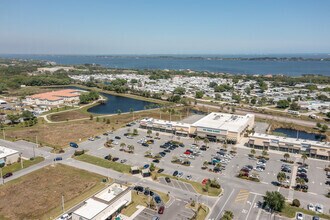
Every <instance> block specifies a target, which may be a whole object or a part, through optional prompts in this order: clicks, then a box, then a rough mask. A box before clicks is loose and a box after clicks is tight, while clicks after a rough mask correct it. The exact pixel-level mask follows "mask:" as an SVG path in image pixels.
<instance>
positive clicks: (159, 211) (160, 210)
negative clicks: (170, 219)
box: [156, 206, 165, 220]
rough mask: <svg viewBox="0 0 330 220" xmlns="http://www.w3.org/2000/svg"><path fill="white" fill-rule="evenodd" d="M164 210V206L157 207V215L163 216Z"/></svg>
mask: <svg viewBox="0 0 330 220" xmlns="http://www.w3.org/2000/svg"><path fill="white" fill-rule="evenodd" d="M164 210H165V207H164V206H161V207H159V209H158V214H163V213H164ZM156 220H159V218H158V219H156Z"/></svg>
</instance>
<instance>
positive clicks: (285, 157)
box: [283, 153, 290, 161]
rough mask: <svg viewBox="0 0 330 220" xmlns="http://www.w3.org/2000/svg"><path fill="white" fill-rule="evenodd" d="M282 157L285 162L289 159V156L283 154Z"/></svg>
mask: <svg viewBox="0 0 330 220" xmlns="http://www.w3.org/2000/svg"><path fill="white" fill-rule="evenodd" d="M283 157H284V159H285V161H288V159H289V158H290V154H288V153H285V154H284V155H283Z"/></svg>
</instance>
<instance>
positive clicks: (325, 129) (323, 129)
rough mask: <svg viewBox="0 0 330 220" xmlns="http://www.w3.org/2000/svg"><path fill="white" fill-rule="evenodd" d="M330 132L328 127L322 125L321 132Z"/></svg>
mask: <svg viewBox="0 0 330 220" xmlns="http://www.w3.org/2000/svg"><path fill="white" fill-rule="evenodd" d="M327 130H328V125H326V124H324V125H322V128H321V131H322V132H326V131H327Z"/></svg>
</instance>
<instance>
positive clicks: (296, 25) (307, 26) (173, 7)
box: [0, 0, 330, 54]
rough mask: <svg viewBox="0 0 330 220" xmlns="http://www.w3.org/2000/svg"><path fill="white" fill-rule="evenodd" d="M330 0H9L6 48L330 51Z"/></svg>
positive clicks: (2, 34) (1, 27)
mask: <svg viewBox="0 0 330 220" xmlns="http://www.w3.org/2000/svg"><path fill="white" fill-rule="evenodd" d="M329 11H330V1H329V0H316V1H311V0H269V1H268V0H237V1H235V0H230V1H228V0H131V1H128V0H94V1H91V0H89V1H87V0H86V1H84V0H56V1H45V0H43V1H42V0H29V1H26V0H22V1H17V0H2V1H0V53H23V54H262V53H329V52H330V13H329Z"/></svg>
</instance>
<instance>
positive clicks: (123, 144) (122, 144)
mask: <svg viewBox="0 0 330 220" xmlns="http://www.w3.org/2000/svg"><path fill="white" fill-rule="evenodd" d="M125 147H126V144H125V143H124V142H121V143H120V148H121V149H122V150H124V149H125Z"/></svg>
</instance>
